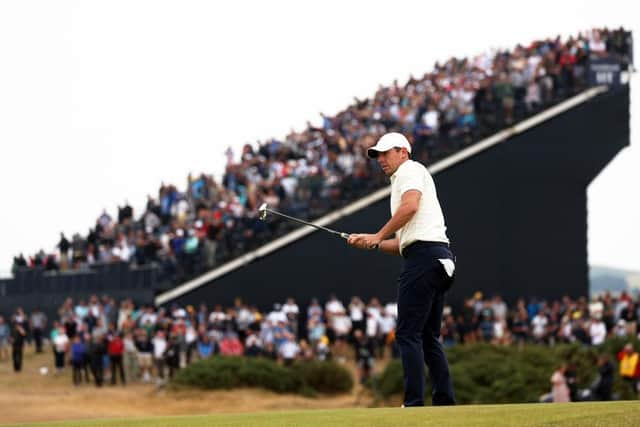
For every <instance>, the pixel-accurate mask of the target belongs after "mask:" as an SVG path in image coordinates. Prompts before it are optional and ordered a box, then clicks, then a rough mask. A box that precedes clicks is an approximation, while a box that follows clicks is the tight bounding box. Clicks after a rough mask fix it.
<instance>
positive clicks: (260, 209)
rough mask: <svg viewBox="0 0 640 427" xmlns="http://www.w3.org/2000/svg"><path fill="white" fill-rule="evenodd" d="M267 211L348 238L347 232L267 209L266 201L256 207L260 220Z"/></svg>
mask: <svg viewBox="0 0 640 427" xmlns="http://www.w3.org/2000/svg"><path fill="white" fill-rule="evenodd" d="M267 212H270V213H272V214H274V215H279V216H281V217H283V218H286V219H288V220H290V221H294V222H298V223H300V224H304V225H309V226H311V227H313V228H317V229H318V230H323V231H327V232H329V233H331V234H336V235H338V236H340V237H342V238H343V239H348V238H349V234H347V233H342V232H340V231H336V230H332V229H330V228H327V227H323V226H321V225H316V224H312V223H310V222H307V221H304V220H301V219H298V218H294V217H292V216H289V215H285V214H283V213H281V212H278V211H274V210H272V209H269V208H268V207H267V204H266V203H263V204H262V205H261V206H260V208H259V209H258V213H259V214H260V219H261V220H263V221H264V220H265V218H266V217H267Z"/></svg>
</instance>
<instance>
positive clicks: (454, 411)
mask: <svg viewBox="0 0 640 427" xmlns="http://www.w3.org/2000/svg"><path fill="white" fill-rule="evenodd" d="M639 420H640V402H638V401H621V402H595V403H568V404H521V405H481V406H477V405H468V406H454V407H439V408H437V407H425V408H407V409H402V408H384V409H339V410H307V411H287V412H268V413H266V412H254V413H245V414H221V415H206V416H190V417H183V416H178V417H155V418H128V419H124V418H119V419H102V420H84V421H68V422H54V423H38V424H14V425H21V426H63V427H97V426H119V427H120V426H122V427H129V426H131V427H133V426H135V427H142V426H154V427H164V426H166V427H169V426H172V427H173V426H178V427H180V426H193V427H199V426H211V425H215V426H243V427H244V426H266V427H271V426H273V427H276V426H277V427H280V426H305V427H306V426H310V427H316V426H327V427H329V426H330V427H334V426H340V425H348V426H363V427H375V426H397V425H402V426H437V427H441V426H444V425H446V426H491V427H494V426H519V427H521V426H576V427H578V426H580V427H582V426H587V425H588V426H616V427H618V426H637V425H638V422H639Z"/></svg>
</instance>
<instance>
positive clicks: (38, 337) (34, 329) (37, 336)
mask: <svg viewBox="0 0 640 427" xmlns="http://www.w3.org/2000/svg"><path fill="white" fill-rule="evenodd" d="M30 321H31V333H32V335H33V340H34V341H35V344H36V353H42V339H43V336H44V333H45V330H46V327H47V316H46V315H45V314H44V313H43V312H42V311H41V310H40V309H39V308H36V309H35V310H33V312H32V313H31V319H30Z"/></svg>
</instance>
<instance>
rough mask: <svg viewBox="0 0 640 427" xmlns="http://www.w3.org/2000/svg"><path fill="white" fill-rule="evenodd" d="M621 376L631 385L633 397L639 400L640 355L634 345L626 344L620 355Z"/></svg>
mask: <svg viewBox="0 0 640 427" xmlns="http://www.w3.org/2000/svg"><path fill="white" fill-rule="evenodd" d="M618 361H619V362H620V376H621V377H622V379H623V380H624V381H626V382H628V383H629V385H630V386H631V390H632V392H633V396H634V397H635V398H638V382H639V380H640V355H639V354H638V352H637V351H635V350H634V349H633V344H631V343H627V344H625V346H624V348H623V349H622V351H620V352H619V353H618Z"/></svg>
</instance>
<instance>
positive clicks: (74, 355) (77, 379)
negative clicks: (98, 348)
mask: <svg viewBox="0 0 640 427" xmlns="http://www.w3.org/2000/svg"><path fill="white" fill-rule="evenodd" d="M70 353H71V367H72V370H73V384H74V385H76V386H78V385H80V384H81V383H82V370H83V368H84V364H85V359H86V357H87V348H86V346H85V344H84V343H83V342H82V339H81V338H80V335H76V336H75V337H73V341H72V343H71V351H70Z"/></svg>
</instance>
